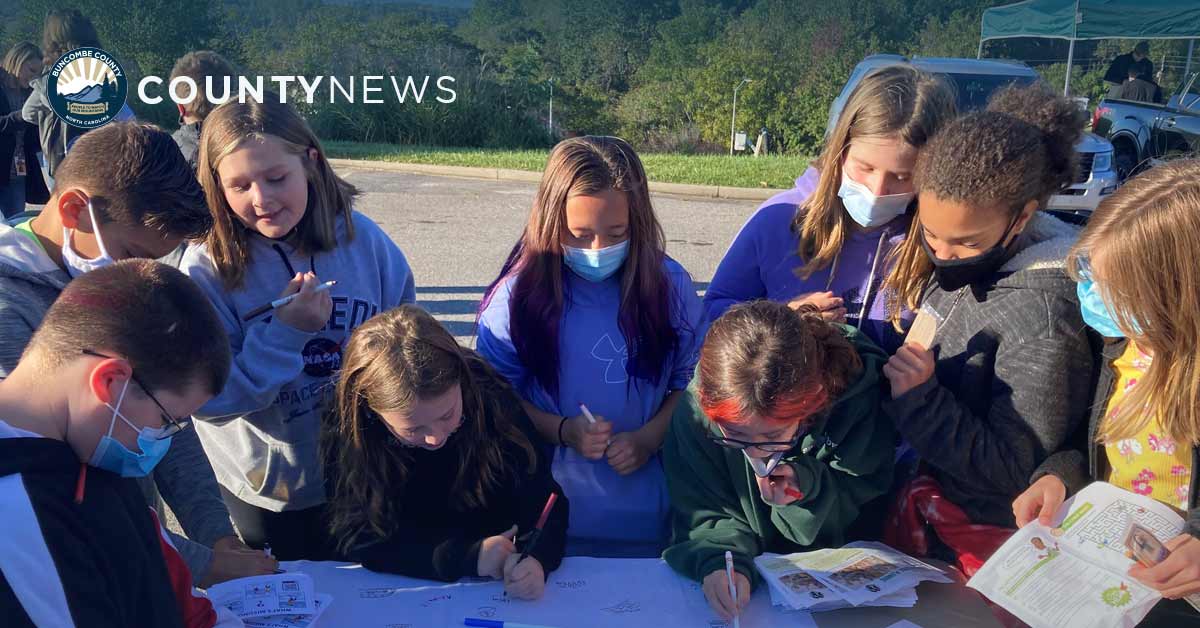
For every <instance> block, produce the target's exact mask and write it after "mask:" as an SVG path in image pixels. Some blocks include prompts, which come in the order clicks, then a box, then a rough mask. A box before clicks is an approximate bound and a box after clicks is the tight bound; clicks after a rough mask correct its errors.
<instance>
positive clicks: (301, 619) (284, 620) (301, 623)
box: [243, 593, 333, 628]
mask: <svg viewBox="0 0 1200 628" xmlns="http://www.w3.org/2000/svg"><path fill="white" fill-rule="evenodd" d="M314 597H315V598H316V600H315V605H316V607H317V610H316V611H315V612H314V613H313V614H312V615H271V616H270V617H256V618H253V619H245V620H243V621H244V622H245V624H246V628H315V626H316V625H317V620H318V619H320V617H321V614H322V613H324V612H325V609H327V608H329V605H330V604H331V603H333V596H332V595H329V594H328V593H317V594H315V595H314Z"/></svg>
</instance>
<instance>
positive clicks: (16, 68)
mask: <svg viewBox="0 0 1200 628" xmlns="http://www.w3.org/2000/svg"><path fill="white" fill-rule="evenodd" d="M31 59H36V60H38V61H41V59H42V51H41V50H38V47H37V46H35V45H33V44H31V43H29V42H27V41H22V42H18V43H16V44H14V45H13V47H12V48H9V49H8V52H6V53H4V60H3V61H0V67H2V68H3V69H4V71H5V72H7V73H8V75H9V77H10V80H12V81H16V79H17V76H18V75H20V74H21V66H23V65H25V62H26V61H29V60H31ZM19 87H22V88H24V85H21V86H19Z"/></svg>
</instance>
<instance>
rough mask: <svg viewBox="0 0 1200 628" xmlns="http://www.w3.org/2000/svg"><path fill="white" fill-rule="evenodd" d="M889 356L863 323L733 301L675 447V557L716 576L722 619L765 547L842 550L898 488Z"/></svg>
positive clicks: (675, 431)
mask: <svg viewBox="0 0 1200 628" xmlns="http://www.w3.org/2000/svg"><path fill="white" fill-rule="evenodd" d="M886 360H887V355H886V354H885V353H884V352H883V351H881V350H880V349H879V348H877V347H876V346H875V345H874V344H872V343H871V341H870V340H868V339H867V338H866V337H865V336H863V335H862V333H861V332H858V331H857V330H855V329H853V328H851V327H847V326H845V325H838V324H834V323H828V322H826V321H824V320H822V319H821V317H820V316H819V314H817V313H816V312H815V311H813V310H809V309H804V310H801V311H800V312H795V311H792V310H791V309H789V308H788V307H787V305H784V304H780V303H772V302H769V301H755V302H751V303H745V304H741V305H737V306H734V307H733V308H731V309H730V310H729V311H728V312H726V313H725V314H724V315H723V316H722V317H721V318H719V319H717V321H716V322H714V323H713V325H712V327H711V328H710V329H709V332H708V336H707V337H706V339H705V342H704V348H703V349H701V353H700V365H699V371H698V375H697V377H696V378H695V379H694V380H693V381H692V384H691V386H690V387H689V388H688V394H687V395H686V396H685V397H684V398H683V400H682V401H681V403H680V405H679V407H678V409H676V411H675V414H674V416H673V417H672V421H671V428H670V431H669V433H668V435H667V439H666V442H665V445H664V446H665V453H664V464H665V467H666V472H667V487H668V489H669V490H670V494H671V503H672V510H673V516H672V518H673V527H674V538H673V540H672V545H671V546H670V547H668V548H667V550H666V552H664V554H663V558H665V559H666V561H667V563H669V564H670V565H671V567H673V568H674V569H675V570H676V571H678V572H680V573H682V574H683V575H685V576H687V577H689V578H693V579H695V580H697V581H700V582H702V583H703V590H704V595H705V597H706V598H707V599H708V602H709V604H710V605H711V606H712V608H713V610H714V611H716V613H717V614H718V615H720V616H721V617H723V618H725V619H729V618H731V617H732V616H734V615H735V614H737V613H739V612H740V611H741V609H742V608H744V607H745V604H746V603H747V602H748V601H749V599H750V591H751V586H752V584H753V583H754V580H755V577H754V573H755V572H754V567H753V559H754V557H755V556H758V555H759V554H762V553H763V552H779V553H791V552H796V551H801V550H806V549H810V548H811V549H816V548H819V547H829V546H840V545H841V544H843V543H844V542H845V541H846V538H845V537H846V530H847V528H848V527H849V526H850V524H851V523H853V522H854V520H855V518H856V517H857V516H858V514H859V510H860V508H861V507H862V506H863V504H865V503H866V502H868V501H870V500H872V499H874V498H875V497H878V496H880V495H882V494H883V493H884V492H885V491H886V490H887V489H888V486H889V485H890V483H891V480H892V462H893V454H894V437H895V432H894V430H893V429H892V426H891V424H890V422H889V421H888V420H887V419H886V418H884V417H883V416H882V415H881V414H880V411H879V398H880V395H879V385H880V381H881V378H880V369H881V368H882V366H883V363H884V362H885V361H886ZM726 551H730V552H732V553H733V560H734V569H735V572H736V573H735V576H734V579H735V581H736V584H737V593H738V595H737V597H738V599H737V600H734V599H733V598H732V596H730V594H729V586H728V580H727V578H726V575H725V552H726Z"/></svg>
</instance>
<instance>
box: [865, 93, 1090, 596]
mask: <svg viewBox="0 0 1200 628" xmlns="http://www.w3.org/2000/svg"><path fill="white" fill-rule="evenodd" d="M1083 118H1084V115H1083V113H1082V112H1081V111H1080V110H1079V109H1078V107H1076V106H1075V104H1074V103H1072V102H1071V101H1069V100H1067V99H1065V98H1062V97H1060V96H1056V95H1055V94H1053V93H1051V92H1050V91H1049V89H1048V88H1045V87H1043V86H1040V85H1036V86H1030V87H1024V88H1015V87H1014V88H1006V89H1004V90H1002V91H1000V92H998V93H997V94H996V95H995V96H994V97H993V98H992V101H991V102H990V103H989V105H988V108H987V109H986V110H985V111H978V112H975V113H971V114H967V115H965V116H963V117H960V118H958V119H957V120H954V121H953V122H951V123H950V124H948V125H946V127H945V128H943V129H942V130H941V132H939V133H938V135H937V136H936V137H934V138H933V140H932V141H931V142H930V143H929V144H928V145H927V146H926V147H925V149H924V150H923V151H921V155H920V157H919V158H918V159H917V168H916V172H915V178H914V184H915V188H916V191H917V195H918V212H917V220H916V221H915V222H914V223H913V226H912V229H911V230H910V232H909V236H908V239H907V240H906V241H905V243H904V244H903V245H902V247H901V248H900V249H899V254H898V259H897V263H896V267H895V269H894V270H893V271H892V273H891V275H890V276H889V277H888V285H889V286H890V287H891V288H892V289H894V290H895V291H896V294H897V295H898V297H899V300H898V302H897V303H895V304H893V309H892V312H891V314H892V320H893V321H895V322H896V323H897V324H899V321H900V313H901V311H902V309H904V308H908V309H911V310H916V309H917V307H918V306H921V307H922V308H924V309H927V310H929V311H931V312H933V313H934V314H935V318H937V319H939V320H940V321H941V322H940V325H939V327H938V329H937V334H936V339H935V340H934V341H933V343H932V345H931V346H930V347H929V348H924V347H922V346H920V345H918V344H915V343H908V344H905V345H904V346H903V347H901V348H900V349H899V350H897V351H896V353H895V355H893V356H892V358H891V359H889V360H888V363H887V365H885V366H884V367H883V374H884V375H885V376H886V377H887V379H888V381H889V382H890V384H891V399H890V400H888V401H886V402H885V404H884V410H885V411H886V412H887V413H888V415H889V416H891V418H892V420H893V421H894V422H895V424H896V427H897V429H898V430H899V431H900V435H901V436H903V437H904V438H905V440H906V441H908V442H909V443H910V444H912V446H913V447H914V448H915V449H916V451H917V452H918V453H919V454H920V456H921V458H922V459H923V461H924V463H925V464H926V465H927V467H928V473H929V476H928V477H918V478H917V479H916V480H915V481H914V482H913V483H912V484H911V485H910V486H909V487H907V488H906V489H905V490H904V491H902V493H901V495H900V500H899V503H898V511H897V514H896V517H897V519H896V523H895V524H894V525H891V526H888V532H889V534H888V536H887V537H886V538H887V539H888V540H889V542H891V543H893V544H896V545H899V546H900V549H904V550H906V551H909V552H910V553H917V554H923V553H926V552H927V551H930V550H932V551H939V552H940V551H941V549H942V548H941V546H939V545H938V544H937V543H941V544H944V545H945V546H947V547H948V549H949V550H950V551H951V553H952V554H953V556H950V555H946V554H943V556H944V557H946V558H949V559H951V560H954V559H957V560H959V562H960V564H961V565H962V567H963V568H964V570H966V571H967V572H968V573H971V572H973V571H974V569H975V568H977V567H978V565H979V564H980V563H981V562H982V561H983V560H986V558H987V556H988V555H990V554H991V552H992V551H994V550H995V548H996V547H998V546H999V544H1000V543H1002V542H1003V541H1004V539H1005V538H1007V536H1008V535H1009V534H1010V533H1011V528H1012V527H1013V524H1014V521H1013V517H1012V509H1011V507H1010V504H1011V503H1012V499H1013V498H1014V497H1015V496H1016V495H1017V494H1018V493H1020V492H1021V491H1022V490H1024V488H1025V487H1026V486H1028V482H1029V477H1030V474H1031V473H1032V472H1033V470H1034V469H1036V468H1037V467H1038V465H1040V464H1041V463H1042V461H1043V460H1045V459H1046V457H1047V456H1048V455H1050V454H1051V453H1053V452H1054V451H1056V450H1057V449H1058V448H1059V447H1060V446H1061V445H1062V444H1063V442H1064V440H1065V439H1066V438H1067V436H1068V435H1070V434H1071V433H1073V432H1074V431H1075V429H1076V428H1077V427H1078V426H1079V425H1080V424H1081V423H1082V422H1083V421H1084V420H1085V417H1086V413H1087V409H1088V404H1089V403H1090V400H1091V388H1092V384H1093V381H1094V380H1093V378H1094V373H1095V365H1094V360H1093V352H1092V347H1091V344H1090V342H1089V338H1088V335H1087V334H1086V333H1085V332H1084V331H1083V329H1084V326H1083V321H1082V320H1080V318H1079V305H1078V301H1076V298H1075V285H1074V282H1072V281H1071V279H1070V277H1068V276H1067V273H1066V270H1065V259H1064V258H1065V257H1066V252H1067V250H1068V249H1069V248H1070V245H1071V243H1072V242H1074V240H1075V237H1076V231H1075V229H1074V228H1072V227H1069V226H1068V225H1066V224H1064V223H1062V222H1060V221H1058V220H1056V219H1055V218H1053V217H1051V216H1050V215H1048V214H1045V213H1042V212H1039V211H1038V210H1039V209H1040V208H1042V207H1044V206H1045V203H1046V200H1047V199H1048V198H1049V197H1050V195H1052V194H1054V193H1055V192H1057V191H1058V190H1059V189H1061V188H1062V187H1063V186H1064V185H1067V184H1069V183H1070V182H1071V181H1072V180H1073V178H1074V176H1075V171H1076V169H1077V164H1076V154H1075V152H1074V148H1073V147H1074V145H1075V143H1076V141H1077V140H1078V139H1079V136H1080V133H1082V131H1081V129H1082V128H1083V123H1084V120H1083ZM939 496H944V497H945V499H939ZM930 504H936V507H934V506H930ZM931 508H932V509H933V511H934V512H936V515H935V516H932V515H929V512H930V509H931ZM927 524H928V525H932V526H933V529H934V532H935V533H936V534H937V539H936V542H935V543H933V544H927V543H926V542H925V528H926V525H927Z"/></svg>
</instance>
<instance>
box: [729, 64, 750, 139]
mask: <svg viewBox="0 0 1200 628" xmlns="http://www.w3.org/2000/svg"><path fill="white" fill-rule="evenodd" d="M749 82H750V79H748V78H744V79H742V82H741V83H738V84H737V87H734V88H733V116H732V117H731V118H730V119H729V156H730V157H733V142H734V139H735V138H737V93H738V90H739V89H741V88H742V86H743V85H745V84H746V83H749Z"/></svg>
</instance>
